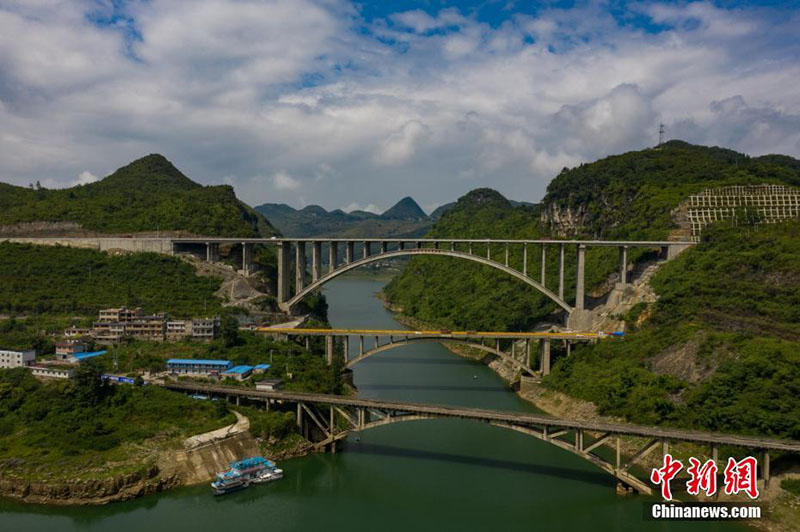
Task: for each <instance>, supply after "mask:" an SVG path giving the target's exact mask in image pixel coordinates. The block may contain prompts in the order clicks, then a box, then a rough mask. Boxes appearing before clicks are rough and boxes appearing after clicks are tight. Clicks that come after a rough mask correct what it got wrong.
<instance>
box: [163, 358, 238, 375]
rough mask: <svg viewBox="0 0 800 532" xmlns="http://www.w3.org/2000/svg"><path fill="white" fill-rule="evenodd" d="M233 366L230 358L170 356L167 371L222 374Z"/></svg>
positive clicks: (191, 373)
mask: <svg viewBox="0 0 800 532" xmlns="http://www.w3.org/2000/svg"><path fill="white" fill-rule="evenodd" d="M232 367H233V362H231V361H230V360H206V359H202V358H170V359H169V360H167V371H168V372H170V373H175V374H178V375H197V376H206V375H212V374H221V373H223V372H225V371H227V370H229V369H231V368H232Z"/></svg>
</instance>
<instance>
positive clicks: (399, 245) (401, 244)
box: [397, 242, 406, 251]
mask: <svg viewBox="0 0 800 532" xmlns="http://www.w3.org/2000/svg"><path fill="white" fill-rule="evenodd" d="M397 249H399V250H400V251H403V250H404V249H406V243H405V242H398V243H397Z"/></svg>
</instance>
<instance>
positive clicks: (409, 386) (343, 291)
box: [0, 278, 743, 532]
mask: <svg viewBox="0 0 800 532" xmlns="http://www.w3.org/2000/svg"><path fill="white" fill-rule="evenodd" d="M381 287H382V282H379V281H375V280H368V279H361V278H343V279H340V280H337V281H334V282H332V283H331V284H329V285H328V287H327V288H326V294H327V296H328V302H329V305H330V311H329V315H330V321H331V323H332V324H333V326H334V327H343V328H346V327H352V328H401V327H402V326H401V325H400V324H398V323H397V322H396V321H394V320H393V319H392V315H391V313H389V312H388V311H386V310H384V308H383V305H382V304H381V302H380V301H379V300H378V299H377V298H376V297H375V294H376V293H377V292H378V291H379V290H380V289H381ZM350 348H351V350H354V349H357V345H351V347H350ZM354 371H355V384H356V386H357V387H358V390H359V395H360V396H362V397H374V398H382V399H397V400H403V401H415V402H427V403H439V404H457V405H465V406H475V407H483V408H493V409H501V410H522V411H534V410H535V409H534V408H533V407H532V406H531V405H529V404H528V403H525V402H524V401H522V400H521V399H519V398H518V397H517V396H516V395H515V394H514V393H513V392H512V391H510V390H509V389H508V387H507V386H506V385H505V383H504V382H503V381H502V380H501V379H500V378H499V377H498V376H497V375H496V374H495V373H494V372H492V371H491V370H490V369H489V368H488V367H486V366H484V365H482V364H479V363H476V362H473V361H469V360H464V359H462V358H459V357H457V356H455V355H453V354H452V353H450V352H449V351H447V350H446V349H445V348H443V347H442V346H440V345H438V344H421V345H417V346H407V347H400V348H397V349H394V350H392V351H388V352H385V353H381V354H378V355H376V356H375V357H373V358H370V359H368V360H366V361H364V362H362V363H361V364H359V365H358V366H357V367H356V368H354ZM280 466H281V467H282V468H283V469H284V471H285V475H286V476H285V478H284V479H283V480H281V481H278V482H275V483H272V484H269V485H260V486H252V487H251V488H250V489H247V490H245V491H241V492H237V493H233V494H230V495H226V496H223V497H214V496H212V494H211V490H210V488H209V487H208V486H207V485H202V486H193V487H187V488H180V489H176V490H173V491H169V492H166V493H163V494H157V495H152V496H148V497H144V498H141V499H137V500H134V501H129V502H122V503H115V504H110V505H107V506H101V507H71V508H70V507H49V506H35V505H25V504H20V503H16V502H9V501H0V530H2V531H8V532H12V531H13V532H18V531H28V530H31V531H60V530H74V531H112V532H127V531H144V532H157V531H162V530H163V531H178V530H181V531H183V530H192V531H224V532H227V531H232V530H254V531H256V530H258V531H261V530H263V531H267V530H269V531H272V530H275V531H284V530H315V531H316V530H320V531H321V530H343V531H357V530H358V531H360V530H365V531H366V530H379V531H393V530H411V531H417V532H419V531H427V530H443V531H450V530H537V531H551V530H553V531H560V530H566V531H572V530H574V531H594V530H597V531H603V530H614V531H620V530H630V531H639V530H658V531H671V530H705V531H708V530H712V531H730V530H740V531H741V530H743V529H742V528H741V527H739V526H734V525H731V524H723V523H708V522H682V523H676V522H672V523H663V522H653V521H647V520H644V518H643V506H644V502H645V501H646V499H645V498H644V497H638V496H637V497H620V496H617V495H616V494H615V490H614V480H613V479H612V477H610V476H609V475H607V474H605V473H603V472H601V471H600V470H599V469H597V468H596V467H594V466H592V465H591V464H589V463H588V462H586V461H584V460H582V459H580V458H578V457H577V456H574V455H573V454H571V453H569V452H567V451H564V450H561V449H559V448H556V447H554V446H552V445H549V444H547V443H544V442H541V441H539V440H536V439H534V438H531V437H529V436H525V435H523V434H519V433H516V432H512V431H509V430H506V429H501V428H496V427H492V426H489V425H485V424H481V423H476V422H470V421H462V420H427V421H414V422H408V423H396V424H393V425H389V426H384V427H379V428H376V429H372V430H369V431H365V432H364V433H362V434H360V435H359V437H358V438H356V437H354V436H351V437H350V438H349V439H348V440H347V441H346V442H345V444H344V445H343V447H342V450H341V452H338V453H337V454H315V455H313V456H307V457H303V458H298V459H294V460H287V461H284V462H282V463H281V464H280Z"/></svg>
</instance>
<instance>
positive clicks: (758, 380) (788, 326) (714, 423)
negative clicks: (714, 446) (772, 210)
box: [546, 222, 800, 439]
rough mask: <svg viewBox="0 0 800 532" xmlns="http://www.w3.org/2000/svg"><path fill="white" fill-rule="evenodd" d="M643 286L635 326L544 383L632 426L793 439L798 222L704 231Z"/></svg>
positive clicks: (563, 365) (798, 376)
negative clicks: (652, 299) (653, 298)
mask: <svg viewBox="0 0 800 532" xmlns="http://www.w3.org/2000/svg"><path fill="white" fill-rule="evenodd" d="M651 284H652V286H653V288H654V289H655V290H656V292H657V293H658V295H659V299H658V301H657V302H656V303H655V304H653V306H652V309H650V310H651V314H650V316H649V318H648V319H647V320H646V321H644V323H643V324H642V325H641V326H640V327H639V328H637V329H635V330H634V331H632V332H631V333H630V334H629V335H628V336H627V337H626V339H625V340H624V341H605V342H601V343H599V344H597V345H596V346H586V347H582V348H578V349H576V350H573V354H572V355H571V356H570V357H569V358H563V359H561V360H560V361H559V362H558V363H557V364H556V365H555V368H554V370H553V373H552V375H551V377H550V378H549V379H547V380H546V382H547V384H548V385H549V386H551V387H553V388H556V389H558V390H561V391H564V392H566V393H568V394H570V395H572V396H575V397H579V398H582V399H586V400H589V401H592V402H594V403H595V404H596V405H597V406H598V407H599V410H600V412H601V413H603V414H611V415H619V416H624V417H626V418H628V419H630V420H633V421H637V422H644V423H668V424H676V425H677V424H680V425H685V426H692V427H698V428H705V429H712V430H720V431H726V432H736V433H752V434H767V435H775V436H783V437H788V438H793V439H800V353H798V351H797V348H796V346H797V343H796V342H797V341H798V340H799V339H800V332H798V323H800V222H788V223H784V224H776V225H761V226H759V227H758V228H757V230H755V229H750V230H745V229H744V228H742V227H732V226H730V225H727V224H726V225H720V226H714V227H710V228H707V229H706V231H705V232H704V240H703V242H702V243H701V244H700V245H699V246H697V247H696V248H693V249H690V250H689V251H687V252H685V253H684V254H682V255H681V256H680V257H678V258H677V259H675V260H674V261H671V262H670V263H668V264H666V265H665V266H663V267H662V268H661V270H660V271H659V272H658V273H657V274H656V276H655V277H654V279H653V280H652V283H651ZM634 310H637V311H638V310H639V309H634ZM628 323H631V320H630V319H629V320H628Z"/></svg>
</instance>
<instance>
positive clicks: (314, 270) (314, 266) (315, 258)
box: [311, 241, 322, 281]
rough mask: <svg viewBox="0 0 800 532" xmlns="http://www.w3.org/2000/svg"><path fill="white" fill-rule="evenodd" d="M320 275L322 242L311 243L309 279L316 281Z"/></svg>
mask: <svg viewBox="0 0 800 532" xmlns="http://www.w3.org/2000/svg"><path fill="white" fill-rule="evenodd" d="M320 277H322V242H320V241H315V242H314V243H312V244H311V279H312V280H313V281H316V280H317V279H319V278H320Z"/></svg>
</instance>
